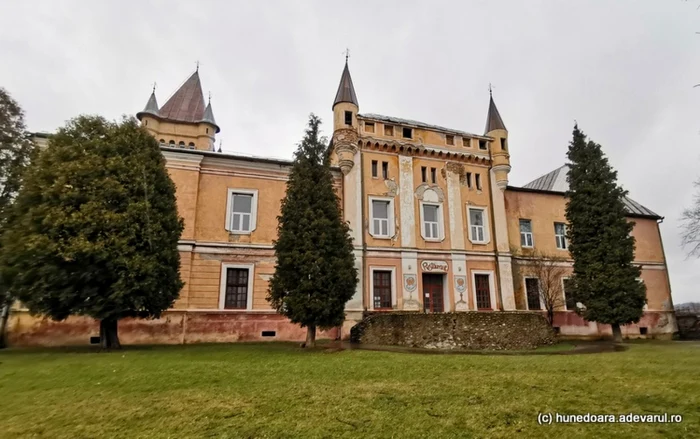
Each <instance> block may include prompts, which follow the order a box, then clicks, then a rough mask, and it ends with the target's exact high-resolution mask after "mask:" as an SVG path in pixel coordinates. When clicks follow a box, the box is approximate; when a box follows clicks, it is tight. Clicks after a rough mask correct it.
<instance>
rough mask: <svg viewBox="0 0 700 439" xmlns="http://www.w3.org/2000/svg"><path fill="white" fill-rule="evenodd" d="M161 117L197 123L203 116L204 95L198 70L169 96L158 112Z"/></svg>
mask: <svg viewBox="0 0 700 439" xmlns="http://www.w3.org/2000/svg"><path fill="white" fill-rule="evenodd" d="M158 114H159V116H160V117H161V118H163V119H168V120H172V121H177V122H189V123H197V122H199V121H200V120H202V118H203V117H204V95H203V94H202V83H201V82H200V80H199V71H195V72H194V73H193V74H192V76H190V77H189V78H188V79H187V81H185V82H184V83H183V84H182V85H181V86H180V88H179V89H178V90H177V91H176V92H175V93H174V94H173V95H172V96H170V99H168V101H167V102H166V103H165V105H163V108H161V109H160V112H159V113H158Z"/></svg>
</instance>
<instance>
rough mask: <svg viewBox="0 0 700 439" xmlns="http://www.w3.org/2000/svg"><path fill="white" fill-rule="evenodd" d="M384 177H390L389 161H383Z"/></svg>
mask: <svg viewBox="0 0 700 439" xmlns="http://www.w3.org/2000/svg"><path fill="white" fill-rule="evenodd" d="M382 178H383V179H384V180H386V179H387V178H389V162H382Z"/></svg>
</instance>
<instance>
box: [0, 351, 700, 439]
mask: <svg viewBox="0 0 700 439" xmlns="http://www.w3.org/2000/svg"><path fill="white" fill-rule="evenodd" d="M699 407H700V344H697V343H682V342H666V343H662V342H656V343H654V342H648V343H631V345H630V349H629V350H627V351H625V352H615V353H602V354H588V355H530V356H528V355H522V356H519V355H510V356H503V355H494V356H488V355H421V354H406V353H395V352H375V351H361V350H347V351H341V352H324V351H314V352H305V351H302V350H301V349H299V348H297V347H296V346H295V345H291V344H231V345H191V346H157V347H138V348H137V347H132V348H127V349H125V350H124V351H122V352H111V353H99V352H96V351H91V350H89V349H82V350H81V349H75V350H65V349H64V350H59V349H47V350H19V349H17V350H7V351H0V437H2V438H15V437H47V438H48V437H50V438H71V439H73V438H96V437H122V438H139V437H141V438H168V437H171V438H175V437H178V438H179V437H198V438H199V437H204V438H206V437H209V438H219V437H231V438H239V437H244V438H245V437H319V438H320V437H328V438H337V437H348V438H357V437H397V438H405V437H421V438H425V437H435V438H447V437H523V438H526V437H533V438H540V437H556V438H576V437H591V438H601V437H635V438H657V437H677V438H690V437H700V409H699ZM539 412H552V413H554V412H560V413H567V414H585V413H589V412H590V413H601V414H607V413H611V414H628V413H637V414H653V413H670V414H681V415H683V417H684V420H683V422H682V423H680V424H558V425H538V423H537V414H538V413H539Z"/></svg>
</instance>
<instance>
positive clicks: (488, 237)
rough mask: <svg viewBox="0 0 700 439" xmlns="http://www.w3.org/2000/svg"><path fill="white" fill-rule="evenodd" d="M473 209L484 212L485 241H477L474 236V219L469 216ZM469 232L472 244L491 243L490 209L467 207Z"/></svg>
mask: <svg viewBox="0 0 700 439" xmlns="http://www.w3.org/2000/svg"><path fill="white" fill-rule="evenodd" d="M472 209H474V210H480V211H481V212H482V215H483V219H484V240H483V241H475V240H474V237H473V236H472V217H471V215H470V214H469V211H470V210H472ZM467 232H468V233H469V241H470V242H471V243H472V244H488V243H490V242H491V233H490V230H489V213H488V209H487V208H486V207H481V206H470V205H467Z"/></svg>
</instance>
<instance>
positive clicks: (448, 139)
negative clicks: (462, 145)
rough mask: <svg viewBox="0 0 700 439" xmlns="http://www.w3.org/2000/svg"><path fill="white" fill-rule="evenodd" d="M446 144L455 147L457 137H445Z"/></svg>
mask: <svg viewBox="0 0 700 439" xmlns="http://www.w3.org/2000/svg"><path fill="white" fill-rule="evenodd" d="M445 143H446V144H447V145H454V144H455V136H450V135H449V134H448V135H446V136H445Z"/></svg>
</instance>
